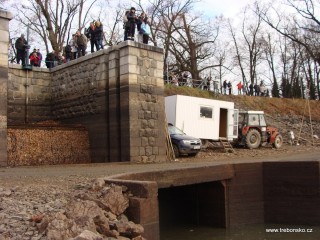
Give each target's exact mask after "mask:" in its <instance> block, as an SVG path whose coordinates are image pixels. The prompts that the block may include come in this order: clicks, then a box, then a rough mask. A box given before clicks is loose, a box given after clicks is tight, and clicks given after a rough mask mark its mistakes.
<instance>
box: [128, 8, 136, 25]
mask: <svg viewBox="0 0 320 240" xmlns="http://www.w3.org/2000/svg"><path fill="white" fill-rule="evenodd" d="M127 18H128V22H129V23H136V14H135V13H132V12H131V11H130V12H129V13H128V14H127Z"/></svg>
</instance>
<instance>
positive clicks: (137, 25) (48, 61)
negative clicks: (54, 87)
mask: <svg viewBox="0 0 320 240" xmlns="http://www.w3.org/2000/svg"><path fill="white" fill-rule="evenodd" d="M123 29H124V41H127V40H131V41H135V40H136V41H138V42H140V43H144V44H148V42H149V36H150V34H151V28H150V24H149V21H148V17H147V15H146V14H145V13H144V12H142V13H141V14H140V15H139V16H137V15H136V9H135V8H134V7H132V8H131V9H130V10H128V11H126V13H125V15H124V16H123ZM136 30H137V32H136ZM135 36H136V38H135ZM103 41H104V32H103V24H102V23H101V22H100V21H92V22H90V26H89V27H88V28H85V29H84V33H81V31H80V30H78V31H77V32H76V33H75V34H73V35H72V39H71V40H70V41H69V42H68V43H67V45H66V46H64V47H63V51H61V52H56V51H54V50H53V51H52V52H50V53H48V54H47V56H46V58H45V65H46V66H47V68H52V67H54V66H57V65H60V64H63V63H66V62H69V61H71V60H74V59H76V58H79V57H82V56H85V55H86V50H87V46H88V43H89V42H90V47H91V49H90V50H91V53H93V52H95V50H96V51H99V50H101V49H103V48H104V45H103ZM15 48H16V50H17V55H16V57H17V63H18V64H20V61H21V62H22V65H25V64H26V55H27V50H28V49H29V48H30V46H29V45H28V43H27V40H26V39H25V38H24V35H23V34H22V35H21V37H19V38H18V39H17V40H16V43H15ZM29 60H30V64H31V65H32V66H35V67H40V66H41V62H42V54H41V53H40V50H39V49H34V51H33V52H32V53H31V54H30V55H29Z"/></svg>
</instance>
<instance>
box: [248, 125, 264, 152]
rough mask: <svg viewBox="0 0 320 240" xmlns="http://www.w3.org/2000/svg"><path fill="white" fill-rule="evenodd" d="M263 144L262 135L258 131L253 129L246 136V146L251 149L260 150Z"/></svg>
mask: <svg viewBox="0 0 320 240" xmlns="http://www.w3.org/2000/svg"><path fill="white" fill-rule="evenodd" d="M260 143H261V134H260V132H259V131H258V130H256V129H251V130H249V132H248V133H247V136H246V146H247V147H248V148H250V149H252V148H258V147H259V146H260Z"/></svg>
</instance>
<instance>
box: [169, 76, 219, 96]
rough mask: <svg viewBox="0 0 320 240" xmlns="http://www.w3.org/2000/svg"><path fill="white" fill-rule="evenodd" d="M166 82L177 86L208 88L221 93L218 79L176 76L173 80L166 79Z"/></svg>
mask: <svg viewBox="0 0 320 240" xmlns="http://www.w3.org/2000/svg"><path fill="white" fill-rule="evenodd" d="M165 84H172V85H175V86H186V87H193V88H199V89H202V90H208V91H211V92H215V93H220V83H219V81H216V80H208V79H192V78H179V79H178V78H174V79H172V80H170V79H168V80H167V79H165Z"/></svg>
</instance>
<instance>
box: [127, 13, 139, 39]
mask: <svg viewBox="0 0 320 240" xmlns="http://www.w3.org/2000/svg"><path fill="white" fill-rule="evenodd" d="M127 19H128V25H129V29H128V30H129V31H128V40H134V33H135V30H136V21H137V15H136V9H135V8H134V7H132V8H131V9H130V12H129V13H128V14H127Z"/></svg>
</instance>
